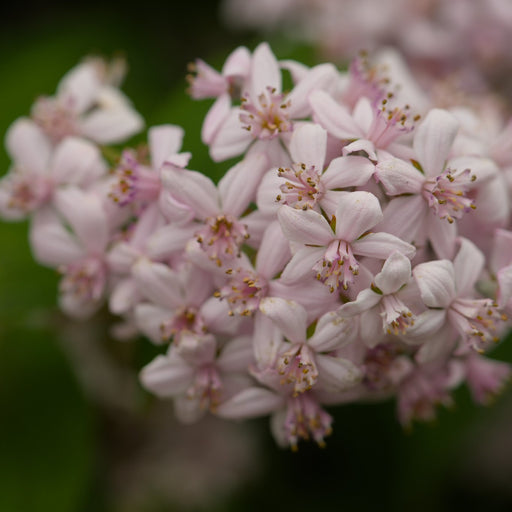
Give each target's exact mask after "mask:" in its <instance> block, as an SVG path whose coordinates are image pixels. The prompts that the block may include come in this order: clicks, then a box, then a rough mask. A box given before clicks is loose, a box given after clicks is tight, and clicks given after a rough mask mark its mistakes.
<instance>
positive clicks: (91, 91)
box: [57, 61, 101, 113]
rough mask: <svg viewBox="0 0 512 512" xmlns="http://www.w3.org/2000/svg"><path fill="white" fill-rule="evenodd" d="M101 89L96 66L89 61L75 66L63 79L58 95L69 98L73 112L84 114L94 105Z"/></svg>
mask: <svg viewBox="0 0 512 512" xmlns="http://www.w3.org/2000/svg"><path fill="white" fill-rule="evenodd" d="M100 88H101V82H100V77H99V74H98V71H97V69H96V66H95V65H94V63H93V62H92V61H89V62H83V63H81V64H79V65H78V66H75V67H74V68H73V69H71V70H70V71H68V72H67V73H66V74H65V75H64V76H63V77H62V79H61V81H60V82H59V86H58V88H57V95H58V96H59V97H61V98H69V99H70V100H71V101H72V105H73V110H74V111H75V112H78V113H82V112H84V111H85V110H86V109H88V108H89V107H90V106H91V105H92V104H93V102H94V100H95V98H96V95H97V94H98V91H99V90H100Z"/></svg>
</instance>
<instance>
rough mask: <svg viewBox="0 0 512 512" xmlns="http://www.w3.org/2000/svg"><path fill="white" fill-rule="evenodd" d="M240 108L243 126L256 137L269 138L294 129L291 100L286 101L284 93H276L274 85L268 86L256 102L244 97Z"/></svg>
mask: <svg viewBox="0 0 512 512" xmlns="http://www.w3.org/2000/svg"><path fill="white" fill-rule="evenodd" d="M240 108H241V110H242V112H241V113H240V121H241V122H242V124H243V128H245V129H246V130H248V131H249V132H251V133H252V136H253V137H254V138H255V139H264V140H269V139H273V138H275V137H277V135H279V134H280V133H282V132H289V131H291V130H292V123H291V122H290V119H289V108H290V101H284V94H276V90H275V89H273V88H272V87H267V91H266V93H262V94H260V95H259V96H258V99H257V101H256V102H254V103H253V102H252V101H251V100H250V99H248V98H247V97H243V98H242V105H241V107H240Z"/></svg>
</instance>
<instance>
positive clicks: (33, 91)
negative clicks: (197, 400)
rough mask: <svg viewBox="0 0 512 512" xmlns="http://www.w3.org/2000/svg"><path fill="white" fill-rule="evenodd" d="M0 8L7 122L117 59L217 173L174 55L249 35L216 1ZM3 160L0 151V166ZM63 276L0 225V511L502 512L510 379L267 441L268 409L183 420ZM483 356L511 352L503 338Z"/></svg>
mask: <svg viewBox="0 0 512 512" xmlns="http://www.w3.org/2000/svg"><path fill="white" fill-rule="evenodd" d="M3 9H4V12H3V15H2V18H1V19H0V29H1V30H0V133H1V134H2V135H3V134H5V132H6V130H7V128H8V126H9V124H10V123H11V122H12V121H14V119H16V118H17V117H18V116H21V115H26V114H28V112H29V109H30V105H31V104H32V102H33V101H34V99H35V98H36V97H37V96H38V95H40V94H53V92H54V91H55V88H56V86H57V83H58V81H59V79H60V78H61V76H62V75H63V74H64V73H65V72H66V71H67V70H69V69H70V68H71V67H73V66H74V65H76V64H77V63H78V62H79V61H80V59H81V58H82V57H84V56H86V55H88V54H91V53H92V54H100V55H104V56H107V57H109V56H113V55H118V54H122V55H124V56H125V57H126V59H127V61H128V63H129V74H128V76H127V79H126V81H125V84H124V86H123V90H124V91H125V92H126V93H127V94H128V96H129V97H130V98H131V99H132V100H133V102H134V104H135V106H136V108H137V109H138V110H139V112H141V113H142V115H143V116H144V117H145V118H146V121H147V124H148V126H151V125H152V124H159V123H164V122H170V123H175V124H179V125H181V126H183V127H184V128H185V130H186V138H185V143H184V150H190V151H192V153H193V155H194V157H193V160H192V162H191V167H192V168H195V169H199V170H201V171H203V172H205V173H207V174H209V175H211V176H218V175H219V173H221V172H222V171H223V166H222V165H220V166H219V165H215V164H213V163H212V162H210V161H209V159H208V156H207V152H206V150H205V148H204V147H203V146H202V144H201V142H200V137H199V133H200V126H201V122H202V118H203V116H204V114H205V113H206V111H207V109H208V106H209V104H210V103H209V102H193V101H192V100H190V99H189V98H188V97H187V96H186V94H185V88H186V82H185V75H186V65H187V63H188V62H190V61H192V60H193V59H195V58H196V57H201V58H203V59H204V60H206V61H207V62H209V63H212V64H213V65H215V66H216V67H217V68H220V66H221V65H222V62H223V60H224V58H225V57H226V56H227V55H228V53H229V52H231V51H232V50H233V49H234V48H235V47H236V46H238V45H240V44H246V45H248V46H249V47H250V48H251V49H252V48H254V46H255V45H256V44H257V43H258V42H259V39H258V36H257V35H256V34H251V33H242V32H237V33H234V32H228V31H227V30H226V29H225V28H223V27H222V26H221V24H220V22H219V20H218V16H217V2H215V1H202V2H198V1H194V2H191V1H189V2H180V3H179V4H178V3H177V2H168V3H167V4H165V5H164V6H163V5H162V4H161V3H157V2H154V1H146V2H137V3H135V2H123V3H119V4H118V5H114V4H113V3H112V4H111V3H109V4H103V3H100V2H88V3H87V5H86V6H82V7H78V6H77V5H73V6H71V5H70V4H67V3H66V4H65V3H60V4H59V3H53V4H48V3H46V2H20V3H17V4H10V5H9V6H8V7H4V8H3ZM271 43H272V46H273V49H274V51H275V53H276V55H277V56H278V58H290V57H295V58H298V59H302V60H304V61H305V62H306V63H308V64H312V63H314V62H315V53H314V51H313V50H312V49H310V48H307V47H304V46H302V47H299V46H297V45H296V44H294V43H292V42H289V41H287V40H285V39H283V38H274V39H273V40H271ZM8 166H9V159H8V157H7V154H6V153H5V150H3V149H2V150H1V151H0V174H3V173H4V172H6V171H7V169H8ZM57 281H58V276H57V275H56V273H55V272H54V271H52V270H48V269H45V268H42V267H40V266H38V265H37V264H36V263H34V262H33V260H32V257H31V255H30V250H29V247H28V242H27V223H12V224H7V223H5V224H0V512H25V511H27V512H29V511H30V512H39V511H41V512H45V511H52V512H60V511H62V512H75V511H77V512H82V511H83V512H85V511H95V512H96V511H98V512H102V511H104V512H160V511H167V510H171V511H172V510H196V509H197V510H215V511H224V510H226V511H239V510H240V511H256V510H258V511H259V510H262V509H266V510H278V509H279V510H282V509H284V510H291V509H296V510H306V509H308V510H309V509H314V510H322V511H323V510H326V511H330V510H370V509H371V510H375V509H377V510H403V509H405V508H406V507H407V508H411V509H414V510H419V511H421V510H459V509H463V508H464V509H466V510H476V509H484V508H485V509H486V510H511V509H512V393H511V392H510V390H509V391H508V392H506V393H504V394H503V395H502V396H501V397H499V399H498V400H497V401H496V403H495V404H494V405H493V406H492V407H490V408H481V407H477V406H474V405H473V404H472V403H471V400H470V398H469V393H468V392H467V390H466V389H465V388H463V389H460V390H459V391H457V393H456V397H455V398H456V403H457V405H456V407H455V408H454V409H452V410H449V411H447V410H442V411H441V412H440V414H439V418H438V420H437V422H436V424H435V425H417V426H415V427H414V429H413V430H412V432H404V431H403V429H402V428H401V427H400V426H399V425H398V423H397V421H396V418H395V404H394V403H392V402H389V403H382V404H369V405H351V406H344V407H340V408H338V409H334V410H333V411H331V412H332V413H333V415H334V418H335V424H334V434H333V435H332V436H331V438H329V439H328V442H327V448H326V449H324V450H321V449H319V448H318V447H316V446H315V445H311V446H310V445H301V446H300V449H299V452H298V453H291V452H288V451H283V450H281V449H279V448H277V447H276V445H275V443H274V441H273V439H272V438H271V435H270V433H269V429H268V421H267V419H262V420H257V421H253V422H247V423H245V424H242V425H237V424H235V425H231V424H225V423H224V422H220V421H215V420H213V421H211V420H210V421H207V422H205V424H204V425H197V426H192V427H182V426H179V425H176V423H175V422H174V421H173V419H172V411H170V412H169V406H168V404H162V403H159V402H158V401H156V400H154V399H152V398H151V397H148V396H147V395H146V394H145V393H144V392H143V391H142V390H141V389H140V387H139V386H138V384H137V380H136V371H137V370H138V369H140V368H141V367H142V366H143V365H144V364H145V363H147V362H148V361H149V360H151V358H152V357H153V355H154V349H153V347H152V346H151V345H150V344H149V342H147V341H144V340H139V341H137V342H136V343H120V342H116V341H113V340H111V339H109V337H108V334H107V331H108V325H109V323H110V322H111V320H112V319H111V318H110V317H109V316H108V314H107V313H105V312H103V313H101V314H100V315H98V317H96V318H95V319H94V320H93V321H91V322H87V323H73V322H70V321H69V320H66V319H65V318H63V317H62V316H61V315H60V313H59V312H58V311H57V308H56V287H57ZM510 344H511V345H512V342H511V343H510ZM494 355H495V356H496V357H497V358H501V359H505V360H509V361H510V360H512V350H511V348H510V347H507V346H506V345H504V346H501V347H499V348H498V350H497V351H496V353H495V354H494ZM153 462H155V464H153ZM221 477H222V478H221ZM157 484H158V485H157ZM194 486H195V487H194Z"/></svg>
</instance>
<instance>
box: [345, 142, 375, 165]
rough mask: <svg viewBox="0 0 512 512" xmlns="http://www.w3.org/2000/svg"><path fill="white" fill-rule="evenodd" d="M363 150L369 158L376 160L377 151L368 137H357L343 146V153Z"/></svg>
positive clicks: (348, 153) (347, 153)
mask: <svg viewBox="0 0 512 512" xmlns="http://www.w3.org/2000/svg"><path fill="white" fill-rule="evenodd" d="M363 151H364V152H365V153H366V154H367V155H368V158H369V159H370V160H373V161H374V162H376V161H377V160H378V159H377V153H376V152H375V145H374V144H373V142H372V141H371V140H368V139H357V140H355V141H354V142H351V143H350V144H347V145H346V146H344V147H343V155H350V153H360V152H363Z"/></svg>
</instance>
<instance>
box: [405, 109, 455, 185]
mask: <svg viewBox="0 0 512 512" xmlns="http://www.w3.org/2000/svg"><path fill="white" fill-rule="evenodd" d="M458 129H459V122H458V121H457V119H456V118H455V117H454V116H453V115H452V114H450V113H449V112H447V111H446V110H441V109H437V108H435V109H432V110H431V111H430V112H429V113H428V114H427V116H426V117H425V119H424V120H423V122H422V123H421V124H420V125H419V126H418V127H417V128H416V134H415V136H414V143H413V146H414V150H415V152H416V155H417V157H418V161H419V163H420V164H421V166H422V168H423V171H424V172H425V174H426V176H428V177H429V178H433V177H434V176H438V175H439V174H441V173H442V172H443V170H444V168H445V164H446V160H447V159H448V156H449V153H450V150H451V147H452V144H453V141H454V139H455V135H457V131H458Z"/></svg>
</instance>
